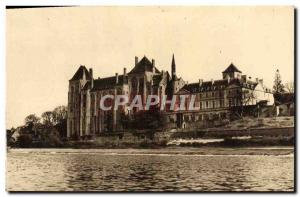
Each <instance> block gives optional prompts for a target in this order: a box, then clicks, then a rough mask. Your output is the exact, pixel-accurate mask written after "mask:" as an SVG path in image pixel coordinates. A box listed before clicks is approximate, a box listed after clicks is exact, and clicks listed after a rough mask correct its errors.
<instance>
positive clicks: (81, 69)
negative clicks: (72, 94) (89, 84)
mask: <svg viewBox="0 0 300 197" xmlns="http://www.w3.org/2000/svg"><path fill="white" fill-rule="evenodd" d="M83 74H85V77H86V79H87V80H91V79H92V77H91V75H90V73H89V71H88V70H87V69H86V67H85V66H83V65H80V67H79V68H78V70H77V71H76V73H75V74H74V76H73V77H72V79H70V81H75V80H80V79H83Z"/></svg>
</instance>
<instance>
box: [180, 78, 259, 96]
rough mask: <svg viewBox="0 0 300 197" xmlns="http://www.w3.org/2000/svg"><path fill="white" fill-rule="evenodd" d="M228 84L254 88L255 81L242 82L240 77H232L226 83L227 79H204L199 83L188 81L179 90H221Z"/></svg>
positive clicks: (193, 91)
mask: <svg viewBox="0 0 300 197" xmlns="http://www.w3.org/2000/svg"><path fill="white" fill-rule="evenodd" d="M230 85H238V86H240V87H244V88H248V89H254V88H255V87H256V85H257V83H255V82H252V81H247V83H244V82H242V81H241V80H240V79H232V80H230V82H229V83H228V80H227V79H221V80H215V81H213V82H212V81H204V82H202V84H201V85H200V84H199V83H190V84H186V85H185V86H183V87H182V89H181V90H183V89H184V90H187V91H189V92H190V93H198V92H206V91H215V90H223V89H225V88H227V87H228V86H230Z"/></svg>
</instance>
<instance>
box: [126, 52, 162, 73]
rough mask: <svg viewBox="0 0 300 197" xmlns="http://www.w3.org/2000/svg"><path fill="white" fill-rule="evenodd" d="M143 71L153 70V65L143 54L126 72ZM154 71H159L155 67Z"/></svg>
mask: <svg viewBox="0 0 300 197" xmlns="http://www.w3.org/2000/svg"><path fill="white" fill-rule="evenodd" d="M145 71H148V72H152V71H153V65H152V63H151V62H150V60H149V59H148V58H147V57H146V56H144V57H143V58H142V59H141V61H139V62H138V63H137V64H136V65H135V67H134V68H133V69H132V70H131V71H130V72H129V73H128V74H134V73H143V72H145ZM155 72H156V73H160V72H159V70H158V69H157V68H155Z"/></svg>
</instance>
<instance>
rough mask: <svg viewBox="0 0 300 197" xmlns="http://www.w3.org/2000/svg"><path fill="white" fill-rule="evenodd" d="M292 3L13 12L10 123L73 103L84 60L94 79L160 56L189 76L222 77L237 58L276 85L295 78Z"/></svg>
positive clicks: (164, 66)
mask: <svg viewBox="0 0 300 197" xmlns="http://www.w3.org/2000/svg"><path fill="white" fill-rule="evenodd" d="M293 17H294V16H293V8H292V7H180V8H176V7H147V8H146V7H72V8H35V9H13V10H7V13H6V18H7V19H6V20H7V21H6V22H7V23H6V27H7V30H6V32H7V40H6V46H7V47H6V52H7V56H6V57H7V59H6V62H7V97H6V98H7V127H11V126H15V127H16V126H20V125H22V124H23V123H24V118H25V117H26V116H27V115H28V114H31V113H35V114H37V115H41V113H42V112H44V111H46V110H52V109H53V108H55V107H56V106H58V105H66V104H67V93H68V80H69V79H70V78H71V77H72V76H73V74H74V73H75V71H76V70H77V69H78V67H79V65H81V64H82V65H86V66H87V67H88V68H89V67H93V69H94V77H98V76H99V77H105V76H112V75H114V74H115V72H118V73H122V70H123V67H127V70H128V71H130V69H131V68H133V64H134V56H139V58H140V59H141V58H142V57H143V56H144V55H146V56H147V57H148V58H149V59H152V58H154V59H155V60H156V66H157V67H158V68H159V69H161V70H168V71H170V69H171V58H172V54H173V53H174V54H175V60H176V65H177V75H178V76H181V77H183V79H184V80H185V81H188V82H190V83H191V82H197V81H198V79H199V78H202V79H204V80H211V79H212V78H213V79H220V78H221V72H222V71H223V70H224V69H226V67H227V66H228V65H229V64H230V63H231V62H233V63H234V64H235V65H236V66H237V67H238V68H239V69H240V70H241V71H243V73H246V74H248V75H249V76H252V78H255V77H259V78H264V82H265V84H266V85H267V86H269V87H270V88H271V87H272V84H273V78H274V74H275V70H276V69H277V68H278V69H279V70H280V73H281V75H282V80H283V81H284V82H285V81H291V80H293V75H294V69H293V68H294V67H293V65H294V62H293V60H294V26H293V24H294V21H293Z"/></svg>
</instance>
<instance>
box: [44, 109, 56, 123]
mask: <svg viewBox="0 0 300 197" xmlns="http://www.w3.org/2000/svg"><path fill="white" fill-rule="evenodd" d="M42 120H43V123H44V124H45V125H53V123H54V121H53V113H52V112H51V111H46V112H44V113H43V114H42Z"/></svg>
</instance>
